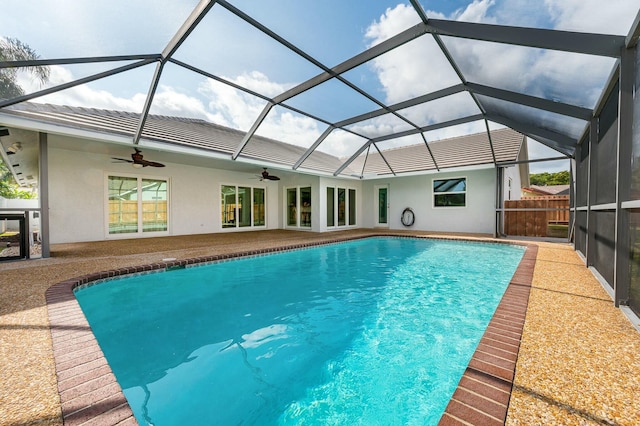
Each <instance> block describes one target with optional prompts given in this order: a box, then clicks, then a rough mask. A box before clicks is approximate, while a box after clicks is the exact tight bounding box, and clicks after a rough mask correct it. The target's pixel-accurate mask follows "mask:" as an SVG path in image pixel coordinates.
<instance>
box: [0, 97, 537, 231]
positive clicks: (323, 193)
mask: <svg viewBox="0 0 640 426" xmlns="http://www.w3.org/2000/svg"><path fill="white" fill-rule="evenodd" d="M138 120H139V115H137V114H134V113H130V112H120V111H107V110H99V109H89V108H79V107H68V106H56V105H49V104H36V103H28V102H27V103H21V104H18V105H15V106H12V107H9V108H4V109H2V111H0V123H2V124H3V125H4V126H5V127H4V128H5V129H6V131H5V133H4V134H5V135H4V136H2V137H0V143H2V148H3V149H2V156H3V159H4V160H5V162H7V164H8V165H9V167H10V169H11V171H12V172H13V174H14V176H15V177H16V179H17V181H18V182H19V183H20V184H21V185H23V186H25V187H28V186H34V185H35V186H38V187H39V188H40V196H41V197H40V199H41V201H42V204H41V207H42V212H41V213H42V215H43V216H44V218H43V219H44V220H42V221H41V223H42V224H43V226H47V223H48V243H49V244H55V243H66V242H77V241H100V240H105V239H113V238H140V237H149V236H162V235H187V234H200V233H215V232H236V231H251V230H256V229H297V230H310V231H315V232H329V231H333V230H340V229H345V228H360V227H364V228H372V227H386V228H391V229H403V228H406V227H412V228H413V229H419V230H432V231H440V230H447V231H449V232H467V233H484V234H494V235H495V234H496V233H497V228H496V208H497V206H499V205H500V198H502V199H504V198H505V197H507V196H508V193H509V191H510V188H511V187H514V188H519V187H520V182H521V174H522V173H521V170H520V169H521V168H522V167H526V163H523V160H526V155H527V153H526V149H522V148H523V146H525V148H526V145H524V141H525V136H523V135H522V134H520V133H518V132H516V131H514V130H511V129H508V128H503V129H498V130H491V132H490V137H489V133H487V132H482V133H477V134H471V135H467V136H461V137H456V138H450V139H446V140H441V141H435V142H429V143H426V142H425V143H422V144H415V145H407V146H404V147H400V148H392V149H388V150H384V151H374V152H369V153H367V152H365V153H362V154H360V155H358V156H356V157H354V159H353V161H351V162H350V163H348V164H347V163H346V162H345V159H341V158H337V157H334V156H332V155H329V154H327V153H323V152H321V151H318V150H316V151H314V152H313V153H312V154H310V155H308V156H305V148H303V147H300V146H296V145H292V144H289V143H284V142H280V141H276V140H273V139H269V138H265V137H261V136H258V135H254V136H253V138H252V139H251V141H250V142H249V143H248V144H246V145H245V148H244V150H243V151H242V153H241V154H240V155H239V156H238V158H237V159H235V160H232V158H231V154H233V153H234V151H235V150H236V149H237V147H238V145H239V144H240V143H241V141H242V139H243V133H242V132H240V131H237V130H234V129H230V128H226V127H222V126H220V125H216V124H212V123H209V122H206V121H204V120H198V119H187V118H179V117H167V116H157V115H150V116H149V117H148V118H147V121H146V126H145V129H144V131H143V133H142V137H141V140H140V142H139V143H138V144H135V145H134V144H132V142H131V137H130V134H131V133H133V132H135V126H136V125H137V123H138ZM16 148H17V149H16ZM131 154H134V156H132V155H131ZM138 155H139V156H138ZM134 157H135V158H137V159H138V160H139V161H135V158H134ZM301 159H302V160H303V161H302V163H301V167H299V168H297V169H296V170H293V169H292V167H291V164H294V163H295V162H297V161H300V160H301ZM516 163H517V164H516ZM345 164H347V165H346V166H345ZM501 164H504V166H501ZM514 164H516V165H514ZM132 166H133V167H132ZM154 166H157V167H154ZM160 166H163V167H160ZM263 173H265V174H264V175H263ZM275 179H278V180H275ZM498 181H499V183H500V185H498ZM496 188H502V190H501V191H502V195H500V194H501V192H498V191H497V190H496ZM405 209H410V210H411V212H412V214H411V213H409V212H408V211H407V212H405V213H404V216H403V212H404V211H405ZM409 215H411V217H409ZM45 233H46V232H45ZM45 241H46V240H45Z"/></svg>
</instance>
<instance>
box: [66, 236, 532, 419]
mask: <svg viewBox="0 0 640 426" xmlns="http://www.w3.org/2000/svg"><path fill="white" fill-rule="evenodd" d="M523 250H524V249H523V248H521V247H514V246H508V245H503V244H480V243H470V242H454V241H433V240H424V239H408V238H374V239H367V240H359V241H354V242H349V243H341V244H334V245H327V246H321V247H316V248H311V249H306V250H301V251H292V252H286V253H278V254H272V255H268V256H260V257H254V258H249V259H238V260H234V261H229V262H222V263H216V264H211V265H207V266H202V267H198V268H189V269H185V270H174V271H171V272H168V273H155V274H147V275H137V276H133V277H128V278H123V279H118V280H114V281H109V282H108V283H103V284H100V285H95V286H91V287H86V288H82V289H79V290H77V291H76V297H77V298H78V301H79V302H80V305H81V307H82V309H83V311H84V312H85V315H86V317H87V319H88V321H89V323H90V324H91V326H92V328H93V330H94V334H95V335H96V338H97V339H98V341H99V343H100V346H101V347H102V349H103V352H104V354H105V356H106V358H107V360H108V361H109V364H110V365H111V367H112V370H113V371H114V373H115V375H116V377H117V378H118V381H119V383H120V385H121V386H122V388H123V389H124V393H125V395H126V397H127V399H128V401H129V403H130V405H131V407H132V409H133V412H134V413H135V415H136V417H137V418H138V420H139V422H140V423H141V424H146V423H153V424H156V425H162V424H176V423H180V424H188V423H202V422H205V423H216V424H237V423H244V424H251V423H254V424H255V423H259V424H289V423H303V422H304V423H307V424H347V423H348V424H358V423H359V424H372V423H375V424H412V423H414V424H435V423H437V421H438V419H439V418H440V416H441V414H442V412H443V410H444V408H445V406H446V404H447V402H448V400H449V399H450V397H451V394H452V393H453V391H454V389H455V387H456V385H457V383H458V381H459V379H460V376H461V374H462V372H463V371H464V369H465V367H466V365H467V363H468V361H469V358H470V357H471V354H472V353H473V351H474V349H475V347H476V345H477V342H478V340H479V339H480V337H481V336H482V333H483V331H484V329H485V327H486V324H487V323H488V321H489V319H490V318H491V315H492V313H493V311H494V310H495V307H496V306H497V304H498V302H499V300H500V298H501V296H502V293H503V292H504V289H505V288H506V286H507V284H508V282H509V279H510V278H511V276H512V274H513V272H514V271H515V268H516V267H517V265H518V262H519V260H520V258H521V256H522V253H523ZM189 416H191V417H189Z"/></svg>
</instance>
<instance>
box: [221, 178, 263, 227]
mask: <svg viewBox="0 0 640 426" xmlns="http://www.w3.org/2000/svg"><path fill="white" fill-rule="evenodd" d="M220 217H221V220H222V228H246V227H252V226H265V190H264V188H252V187H249V186H235V185H222V186H221V187H220Z"/></svg>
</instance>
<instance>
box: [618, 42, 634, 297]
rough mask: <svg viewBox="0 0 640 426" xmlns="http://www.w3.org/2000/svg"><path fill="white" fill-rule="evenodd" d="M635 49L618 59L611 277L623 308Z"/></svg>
mask: <svg viewBox="0 0 640 426" xmlns="http://www.w3.org/2000/svg"><path fill="white" fill-rule="evenodd" d="M634 71H635V49H626V48H623V49H622V55H621V58H620V97H619V106H618V111H619V117H618V158H617V173H618V176H617V189H616V243H615V244H616V245H615V268H614V275H613V283H614V286H613V289H614V295H615V298H614V303H615V305H616V307H619V306H620V305H621V304H623V305H626V304H627V301H628V300H629V212H628V211H627V210H626V209H623V208H622V203H623V202H624V201H628V200H629V195H630V188H629V187H630V185H631V155H632V137H633V86H634V79H635V72H634Z"/></svg>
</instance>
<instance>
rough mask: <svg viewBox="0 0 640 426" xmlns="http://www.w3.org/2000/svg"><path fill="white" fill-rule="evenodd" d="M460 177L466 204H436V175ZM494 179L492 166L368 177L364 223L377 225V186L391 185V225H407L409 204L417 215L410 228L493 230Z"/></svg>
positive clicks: (394, 227) (475, 231)
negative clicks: (463, 180) (404, 220)
mask: <svg viewBox="0 0 640 426" xmlns="http://www.w3.org/2000/svg"><path fill="white" fill-rule="evenodd" d="M459 177H465V178H466V179H467V196H466V206H465V207H434V205H433V179H448V178H459ZM495 179H496V177H495V170H494V169H492V168H491V169H482V170H467V171H458V172H441V173H437V174H428V175H420V176H408V177H395V178H392V179H376V180H370V181H365V184H364V188H363V195H364V196H363V202H364V210H365V211H366V212H370V214H367V215H366V217H365V219H364V221H363V226H364V227H374V226H375V225H376V224H375V221H376V214H377V212H376V209H375V197H376V193H375V187H376V186H379V185H388V187H389V228H390V229H407V228H406V227H405V226H404V225H402V222H401V215H402V211H403V210H404V209H405V208H406V207H410V208H411V209H412V210H413V212H414V215H415V223H414V224H413V226H411V227H410V229H418V230H423V231H449V232H470V233H485V234H493V232H494V228H495Z"/></svg>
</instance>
